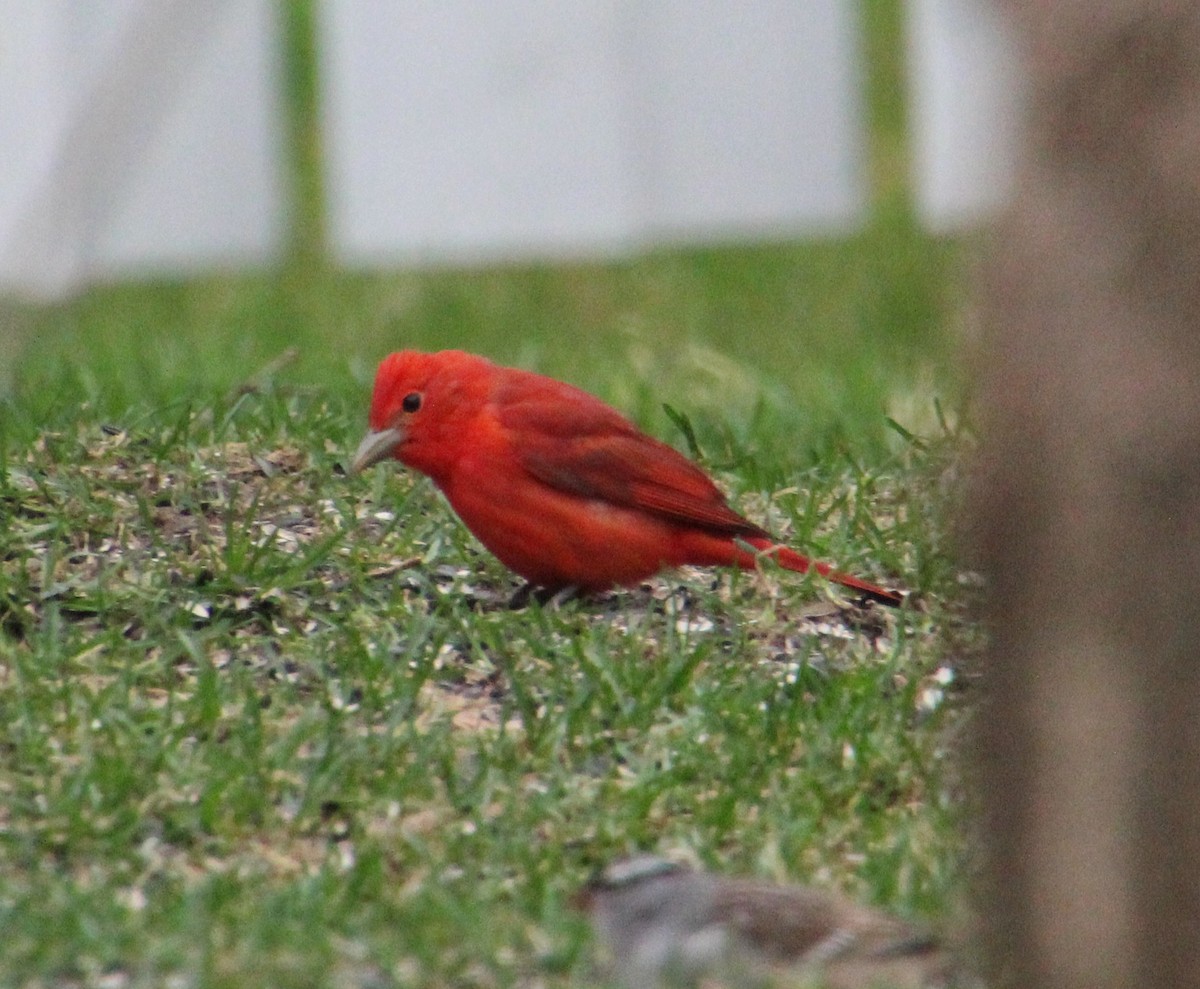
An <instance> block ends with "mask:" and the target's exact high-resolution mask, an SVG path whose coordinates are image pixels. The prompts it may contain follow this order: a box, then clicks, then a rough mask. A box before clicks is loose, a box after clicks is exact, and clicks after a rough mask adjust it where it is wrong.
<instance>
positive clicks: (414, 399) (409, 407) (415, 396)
mask: <svg viewBox="0 0 1200 989" xmlns="http://www.w3.org/2000/svg"><path fill="white" fill-rule="evenodd" d="M420 407H421V393H420V392H415V391H414V392H409V394H407V395H405V396H404V401H403V402H401V403H400V408H402V409H403V410H404V411H405V412H416V411H417V409H419V408H420Z"/></svg>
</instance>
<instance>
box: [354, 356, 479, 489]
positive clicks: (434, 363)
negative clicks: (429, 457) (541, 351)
mask: <svg viewBox="0 0 1200 989" xmlns="http://www.w3.org/2000/svg"><path fill="white" fill-rule="evenodd" d="M492 367H493V365H492V364H491V363H490V362H488V361H486V360H485V359H484V358H482V357H477V356H475V355H474V354H467V353H464V352H462V351H457V350H444V351H441V352H439V353H433V354H428V353H423V352H421V351H418V350H402V351H399V352H397V353H394V354H389V355H388V356H387V357H385V358H384V359H383V360H382V361H381V362H380V364H379V370H378V371H376V372H375V391H374V393H373V394H372V396H371V412H370V416H369V417H368V420H367V421H368V424H369V425H370V431H369V432H368V433H367V435H366V436H364V437H363V441H362V442H361V443H360V444H359V445H358V449H357V450H356V451H355V453H354V461H353V463H352V464H351V467H350V472H351V473H352V474H357V473H359V472H360V471H362V470H365V469H366V468H368V467H370V466H371V465H372V464H376V463H379V461H381V460H386V459H387V458H388V457H395V458H396V459H397V460H400V461H402V462H404V463H407V464H410V465H411V466H415V467H417V468H418V469H422V470H424V471H425V472H426V473H430V470H429V468H428V467H427V466H426V465H425V464H424V463H423V462H422V461H423V459H424V457H423V456H422V453H421V451H420V450H419V447H420V446H421V444H422V440H428V439H429V438H430V436H431V434H436V432H437V427H440V426H444V425H446V424H449V423H451V422H453V420H454V418H455V415H456V411H459V410H461V408H462V406H463V405H464V399H465V398H466V397H467V393H468V392H469V391H471V388H470V385H471V382H472V381H473V380H476V379H478V378H480V377H481V376H486V371H487V370H488V369H491V368H492Z"/></svg>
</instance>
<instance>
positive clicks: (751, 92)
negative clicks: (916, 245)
mask: <svg viewBox="0 0 1200 989" xmlns="http://www.w3.org/2000/svg"><path fill="white" fill-rule="evenodd" d="M321 10H322V29H321V36H322V39H323V42H324V47H323V58H322V70H323V72H322V76H323V79H324V86H325V88H324V98H323V101H322V105H323V111H324V114H325V120H326V127H327V134H328V135H329V141H328V142H327V150H328V175H329V186H330V188H329V192H330V196H329V199H330V208H331V229H332V233H333V243H334V248H335V250H336V251H337V253H338V255H339V256H340V257H341V258H342V259H344V260H346V261H349V262H350V263H353V264H378V263H380V262H381V261H383V260H390V261H396V260H399V261H408V260H418V261H421V260H448V261H455V260H463V259H472V258H477V257H490V256H502V257H513V256H516V257H522V256H539V255H542V256H561V255H562V254H564V253H565V254H591V253H596V252H607V251H612V250H616V249H625V248H629V247H633V246H640V245H642V244H645V243H649V242H654V241H661V240H689V241H703V240H711V239H714V238H720V239H728V238H738V237H752V236H761V235H763V234H767V235H797V234H802V233H811V232H813V231H814V230H829V229H841V230H845V229H847V228H849V227H851V226H853V225H854V224H855V223H856V222H857V221H858V220H860V219H861V217H862V215H863V212H864V207H865V181H864V179H865V176H864V167H863V153H862V152H863V147H864V135H863V121H862V113H861V107H860V102H861V94H860V92H859V76H860V68H859V55H858V52H859V47H860V45H859V38H858V32H857V24H856V22H855V20H854V18H853V16H852V8H851V7H850V6H849V5H847V4H845V3H844V2H841V0H807V2H805V3H795V2H794V0H742V2H731V0H706V2H703V3H695V2H686V0H659V2H653V3H645V2H630V0H626V2H616V0H610V2H607V3H594V4H562V3H558V2H556V0H511V2H508V3H504V4H495V3H492V2H489V0H442V2H441V3H438V4H436V5H434V4H422V3H416V2H396V0H389V2H385V0H376V2H365V0H325V2H324V3H323V4H322V7H321Z"/></svg>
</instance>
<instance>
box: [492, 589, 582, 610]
mask: <svg viewBox="0 0 1200 989" xmlns="http://www.w3.org/2000/svg"><path fill="white" fill-rule="evenodd" d="M579 597H583V593H582V592H581V591H580V590H579V588H578V587H576V586H575V585H574V584H568V585H567V586H566V587H557V588H549V587H539V586H538V585H537V584H530V583H528V582H527V583H524V584H522V585H521V586H520V587H518V588H517V589H516V591H515V592H514V593H513V596H512V597H511V598H509V599H508V607H509V609H510V610H512V611H518V610H519V609H521V608H524V607H527V606H528V604H529V602H530V601H536V602H537V603H538V604H540V605H541V606H542V607H543V608H546V609H548V610H550V611H554V610H557V609H558V608H561V607H562V606H563V605H564V604H566V603H567V602H568V601H574V600H575V599H576V598H579Z"/></svg>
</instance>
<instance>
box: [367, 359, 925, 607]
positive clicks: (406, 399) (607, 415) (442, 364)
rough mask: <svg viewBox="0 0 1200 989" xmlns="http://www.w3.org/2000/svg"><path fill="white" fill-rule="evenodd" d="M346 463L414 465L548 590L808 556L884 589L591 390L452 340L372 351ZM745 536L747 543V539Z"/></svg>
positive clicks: (863, 586) (891, 596) (792, 562)
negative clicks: (364, 416) (783, 539)
mask: <svg viewBox="0 0 1200 989" xmlns="http://www.w3.org/2000/svg"><path fill="white" fill-rule="evenodd" d="M370 426H371V431H370V432H369V433H368V434H367V435H366V437H365V438H364V439H363V441H362V443H361V444H360V445H359V448H358V451H357V452H356V453H355V455H354V464H353V466H352V468H351V470H352V471H353V472H355V473H357V472H358V471H361V470H363V469H364V468H366V467H369V466H370V465H371V464H374V463H377V462H378V461H380V460H383V459H385V458H387V457H394V458H395V459H397V460H399V461H400V462H401V463H402V464H405V465H406V466H408V467H411V468H412V469H413V470H417V471H420V472H421V473H422V474H425V475H427V476H428V477H430V478H431V479H432V480H433V483H434V484H436V485H437V486H438V487H439V488H440V489H441V490H442V493H443V494H445V496H446V498H447V500H449V502H450V506H451V507H452V508H453V509H454V511H455V512H457V513H458V517H459V518H461V519H462V520H463V522H464V523H465V524H466V526H467V528H468V529H470V530H471V532H473V533H474V534H475V535H476V536H477V537H478V539H479V541H480V542H482V543H483V544H484V546H486V547H487V548H488V549H489V550H491V551H492V552H493V553H495V554H496V556H497V557H499V558H500V561H501V562H502V563H504V565H505V566H507V567H509V568H510V569H511V570H514V571H516V572H517V573H518V574H520V575H521V576H522V577H524V578H525V579H526V580H527V581H529V582H530V583H532V584H534V585H537V586H540V587H543V588H546V589H547V590H550V591H559V590H566V589H575V590H578V591H580V592H585V593H586V592H591V591H600V590H605V589H607V588H610V587H613V586H617V585H628V584H637V583H638V582H640V581H642V580H644V579H645V578H646V577H649V576H650V575H652V574H655V573H657V572H658V571H660V570H662V569H664V568H666V567H676V566H680V565H682V564H694V565H697V566H739V567H745V568H753V567H754V566H756V564H757V563H758V558H759V556H760V555H761V556H770V557H772V558H773V559H774V560H775V561H776V562H777V563H778V564H779V565H780V566H782V567H786V568H787V569H788V570H795V571H797V572H799V573H805V572H806V571H807V570H808V569H809V567H810V566H814V567H815V568H816V570H817V572H818V573H820V574H823V575H824V576H825V577H828V578H829V579H830V580H832V581H836V582H837V583H839V584H843V585H845V586H846V587H849V588H851V589H852V590H855V591H859V592H861V593H862V594H865V595H867V596H868V597H871V598H873V599H875V600H876V601H880V602H882V603H884V604H889V605H898V604H900V602H901V600H902V598H901V596H900V595H899V594H897V593H896V592H894V591H889V590H887V589H885V588H883V587H878V586H876V585H874V584H870V583H867V582H866V581H864V580H859V579H858V578H857V577H852V576H850V575H849V574H843V573H838V572H836V571H834V570H833V569H832V568H830V567H829V565H828V564H825V563H816V564H813V563H811V562H810V561H809V560H808V558H807V557H804V556H801V555H800V554H799V553H797V552H795V551H794V550H791V549H788V548H787V547H785V546H780V545H778V544H777V543H776V542H775V540H774V539H773V538H772V537H771V535H770V534H769V533H768V532H766V530H764V529H761V528H759V527H758V526H757V525H755V524H754V523H753V522H750V521H749V520H747V519H744V518H742V516H740V515H738V514H737V512H735V511H734V510H733V509H732V508H730V507H729V505H728V503H727V502H726V500H725V496H724V495H723V494H721V491H720V489H719V488H718V487H717V486H716V485H715V484H714V483H713V482H712V480H711V479H710V478H709V476H708V475H707V474H705V473H704V471H703V470H701V469H700V468H699V467H698V466H696V464H694V463H692V462H691V461H690V460H688V459H687V458H686V457H685V456H683V454H681V453H679V452H678V451H677V450H675V449H674V448H673V447H670V446H667V445H666V444H665V443H661V442H659V441H658V440H656V439H653V438H651V437H649V436H647V435H646V434H645V433H643V432H642V431H641V430H639V429H638V428H637V427H636V426H634V425H633V423H631V422H630V421H629V420H628V419H626V418H625V417H624V416H622V415H621V414H620V413H619V412H617V411H616V410H615V409H613V408H612V407H611V406H608V405H606V404H605V403H604V402H602V401H600V400H599V399H598V398H596V397H594V396H592V395H589V394H588V393H587V392H584V391H580V390H579V389H578V388H575V387H573V386H571V385H568V384H565V383H563V382H561V381H556V380H554V379H553V378H547V377H544V376H543V375H540V374H534V373H532V372H530V371H522V370H519V369H517V368H509V367H500V366H498V365H496V364H493V363H492V362H491V361H489V360H486V359H485V358H483V357H478V356H476V355H474V354H468V353H464V352H463V351H460V350H443V351H441V352H440V353H436V354H426V353H421V352H418V351H415V350H406V351H401V352H400V353H396V354H391V355H389V356H388V357H385V358H384V359H383V361H382V363H380V365H379V371H378V372H377V374H376V377H375V394H374V396H373V398H372V399H371V415H370ZM748 547H753V549H750V548H748Z"/></svg>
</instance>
